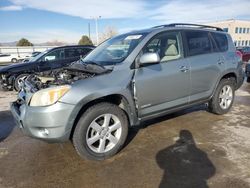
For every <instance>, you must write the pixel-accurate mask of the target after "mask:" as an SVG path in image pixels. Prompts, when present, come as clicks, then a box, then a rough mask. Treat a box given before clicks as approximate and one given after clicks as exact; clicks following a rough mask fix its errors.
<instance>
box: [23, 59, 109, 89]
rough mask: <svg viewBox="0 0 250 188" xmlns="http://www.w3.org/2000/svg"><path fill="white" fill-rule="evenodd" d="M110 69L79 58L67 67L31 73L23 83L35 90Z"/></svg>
mask: <svg viewBox="0 0 250 188" xmlns="http://www.w3.org/2000/svg"><path fill="white" fill-rule="evenodd" d="M110 71H111V70H110V69H106V68H105V67H103V66H101V65H98V64H95V63H84V62H82V61H81V60H79V61H76V62H73V63H72V64H71V65H70V66H68V67H64V68H60V69H54V70H51V71H45V72H41V73H36V74H31V75H29V76H28V77H27V78H26V79H25V82H24V83H23V85H24V86H29V88H30V90H32V91H33V92H35V91H38V90H40V89H45V88H48V87H51V86H59V85H65V84H72V83H74V82H75V81H77V80H82V79H86V78H90V77H94V76H96V75H100V74H105V73H108V72H110ZM31 88H32V89H31Z"/></svg>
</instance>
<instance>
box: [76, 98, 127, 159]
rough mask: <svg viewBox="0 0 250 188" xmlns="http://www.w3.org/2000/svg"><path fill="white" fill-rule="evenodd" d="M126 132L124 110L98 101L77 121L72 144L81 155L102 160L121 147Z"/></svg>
mask: <svg viewBox="0 0 250 188" xmlns="http://www.w3.org/2000/svg"><path fill="white" fill-rule="evenodd" d="M127 134H128V119H127V116H126V114H125V112H124V111H123V110H122V109H121V108H119V107H118V106H116V105H114V104H110V103H99V104H96V105H94V106H92V107H90V108H89V109H88V110H87V111H86V112H85V113H84V114H83V115H82V117H81V118H80V120H79V121H78V123H77V125H76V128H75V131H74V134H73V144H74V146H75V149H76V151H77V153H78V154H79V155H80V156H81V157H83V158H88V159H94V160H104V159H106V158H109V157H111V156H113V155H115V154H116V153H117V152H118V151H119V150H120V149H121V148H122V146H123V144H124V142H125V141H126V138H127Z"/></svg>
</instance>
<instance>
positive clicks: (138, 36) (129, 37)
mask: <svg viewBox="0 0 250 188" xmlns="http://www.w3.org/2000/svg"><path fill="white" fill-rule="evenodd" d="M141 36H142V35H129V36H127V37H126V38H125V40H136V39H139V38H141Z"/></svg>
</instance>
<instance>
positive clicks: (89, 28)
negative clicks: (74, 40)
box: [88, 23, 90, 39]
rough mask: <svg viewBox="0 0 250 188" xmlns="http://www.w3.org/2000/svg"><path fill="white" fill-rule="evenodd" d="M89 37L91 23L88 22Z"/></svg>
mask: <svg viewBox="0 0 250 188" xmlns="http://www.w3.org/2000/svg"><path fill="white" fill-rule="evenodd" d="M88 30H89V39H90V23H88Z"/></svg>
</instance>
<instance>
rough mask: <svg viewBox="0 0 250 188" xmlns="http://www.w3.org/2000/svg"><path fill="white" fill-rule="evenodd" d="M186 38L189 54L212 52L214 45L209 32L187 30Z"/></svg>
mask: <svg viewBox="0 0 250 188" xmlns="http://www.w3.org/2000/svg"><path fill="white" fill-rule="evenodd" d="M186 40H187V45H188V55H189V56H194V55H201V54H207V53H211V52H212V45H211V41H210V39H209V35H208V32H205V31H187V32H186Z"/></svg>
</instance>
